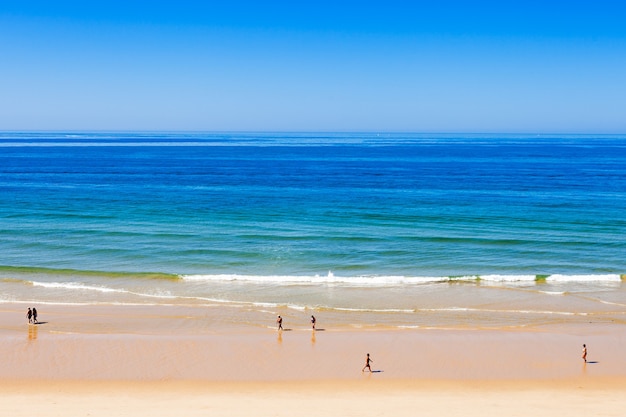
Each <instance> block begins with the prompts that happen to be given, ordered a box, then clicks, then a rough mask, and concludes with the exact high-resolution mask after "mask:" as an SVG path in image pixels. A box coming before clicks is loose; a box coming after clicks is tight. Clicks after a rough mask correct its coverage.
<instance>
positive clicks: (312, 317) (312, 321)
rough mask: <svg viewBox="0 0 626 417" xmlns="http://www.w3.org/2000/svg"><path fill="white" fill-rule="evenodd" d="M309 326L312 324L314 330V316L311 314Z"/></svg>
mask: <svg viewBox="0 0 626 417" xmlns="http://www.w3.org/2000/svg"><path fill="white" fill-rule="evenodd" d="M311 326H313V330H315V316H311Z"/></svg>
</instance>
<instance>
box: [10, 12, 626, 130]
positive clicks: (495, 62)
mask: <svg viewBox="0 0 626 417" xmlns="http://www.w3.org/2000/svg"><path fill="white" fill-rule="evenodd" d="M624 22H626V3H623V2H618V1H602V0H596V1H569V2H549V1H543V2H539V1H533V0H528V1H509V2H505V1H497V2H496V1H474V2H469V1H467V2H461V1H439V2H434V1H424V2H419V1H416V2H406V1H405V2H400V1H394V0H388V1H384V2H383V1H381V2H367V1H360V2H357V1H344V2H340V1H334V2H332V1H316V2H298V1H277V2H268V3H265V4H264V3H262V2H252V1H236V0H235V1H229V2H224V3H223V4H222V3H218V4H211V3H210V2H194V1H186V0H179V1H176V2H173V1H162V2H159V1H153V2H133V1H126V2H122V1H115V0H110V1H106V2H104V1H103V2H101V1H80V2H79V1H63V0H60V1H54V2H50V1H3V2H2V3H0V130H174V131H176V130H193V131H197V130H206V131H411V132H521V133H626V24H625V23H624Z"/></svg>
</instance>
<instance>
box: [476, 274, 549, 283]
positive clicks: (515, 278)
mask: <svg viewBox="0 0 626 417" xmlns="http://www.w3.org/2000/svg"><path fill="white" fill-rule="evenodd" d="M480 279H481V280H482V281H494V282H534V281H536V280H537V276H536V275H481V276H480Z"/></svg>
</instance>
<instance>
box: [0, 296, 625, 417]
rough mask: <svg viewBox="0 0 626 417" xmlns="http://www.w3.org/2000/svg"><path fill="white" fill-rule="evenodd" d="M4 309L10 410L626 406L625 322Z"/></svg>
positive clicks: (1, 324)
mask: <svg viewBox="0 0 626 417" xmlns="http://www.w3.org/2000/svg"><path fill="white" fill-rule="evenodd" d="M0 310H1V311H0V313H1V314H0V317H1V318H0V332H1V333H2V340H3V343H2V347H1V352H0V353H1V354H2V357H3V358H4V360H3V366H2V368H1V369H0V381H1V382H0V385H1V391H2V394H1V401H0V411H1V414H2V415H7V416H27V415H28V416H30V415H39V416H57V415H58V416H66V415H85V416H86V415H90V416H107V415H120V416H124V415H129V416H130V415H133V416H136V415H151V416H155V415H156V416H170V415H171V416H174V415H180V413H181V410H182V412H184V414H185V415H187V416H195V415H207V414H212V415H263V416H265V415H268V416H269V415H273V416H274V415H275V416H282V415H285V416H286V415H294V413H295V414H296V415H304V416H307V415H311V416H313V415H316V416H317V415H323V414H327V415H365V416H369V415H372V416H373V415H394V416H402V415H415V414H416V413H429V414H430V415H445V416H454V415H464V416H468V415H469V416H471V415H481V416H485V415H486V416H489V415H494V416H495V415H520V416H521V415H530V414H533V415H540V416H541V415H546V416H548V415H562V414H567V415H573V416H579V415H580V416H583V415H606V416H610V415H621V413H622V412H623V409H624V407H625V406H626V395H624V394H626V355H624V354H623V352H624V348H626V329H625V326H624V325H623V324H620V323H614V324H607V323H588V324H585V325H581V324H576V325H569V324H567V323H564V324H562V325H550V326H546V327H545V328H542V327H536V328H532V329H527V330H515V331H510V330H494V329H489V330H480V329H475V330H433V329H430V330H429V329H406V330H384V329H383V330H373V331H372V330H345V329H341V330H334V329H333V328H332V327H330V326H327V325H326V324H325V323H324V321H323V316H319V317H318V330H317V331H315V332H313V331H312V330H311V329H310V327H308V323H307V322H306V321H304V320H303V321H302V322H299V323H293V322H292V323H289V322H286V323H285V324H284V327H285V331H282V332H277V331H276V330H275V329H274V328H273V326H272V323H268V325H267V326H259V327H250V328H232V327H227V326H222V325H220V324H219V323H216V322H211V317H212V316H213V315H212V313H211V311H210V309H209V310H207V309H201V308H198V307H183V306H123V307H119V306H93V305H92V306H58V305H49V306H42V307H40V308H39V310H40V321H41V322H42V323H41V324H39V325H28V324H27V323H26V319H25V311H26V306H25V305H23V304H19V303H18V304H3V305H2V306H0ZM222 313H223V312H222ZM303 317H304V316H303ZM583 343H586V344H587V346H588V348H589V357H588V363H587V364H585V363H584V362H583V361H582V359H581V357H580V353H581V348H582V344H583ZM366 353H370V354H371V356H372V359H373V361H374V362H373V367H372V369H373V370H374V371H375V372H374V373H371V374H370V373H368V372H365V373H362V372H361V368H362V366H363V365H364V360H365V354H366Z"/></svg>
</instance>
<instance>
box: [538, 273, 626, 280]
mask: <svg viewBox="0 0 626 417" xmlns="http://www.w3.org/2000/svg"><path fill="white" fill-rule="evenodd" d="M621 280H622V277H621V276H620V275H618V274H604V275H559V274H555V275H550V276H549V277H547V278H546V281H551V282H620V281H621Z"/></svg>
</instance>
